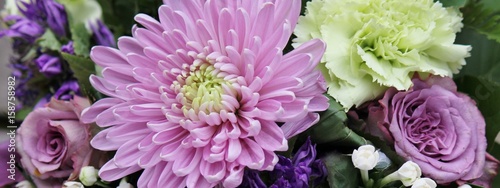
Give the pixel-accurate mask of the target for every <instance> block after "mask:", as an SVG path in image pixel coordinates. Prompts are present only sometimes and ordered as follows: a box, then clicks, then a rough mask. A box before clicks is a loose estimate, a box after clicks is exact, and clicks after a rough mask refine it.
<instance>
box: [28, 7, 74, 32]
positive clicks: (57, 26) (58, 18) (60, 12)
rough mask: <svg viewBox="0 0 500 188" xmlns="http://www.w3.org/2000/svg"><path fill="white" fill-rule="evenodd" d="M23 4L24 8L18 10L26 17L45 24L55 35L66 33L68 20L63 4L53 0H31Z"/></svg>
mask: <svg viewBox="0 0 500 188" xmlns="http://www.w3.org/2000/svg"><path fill="white" fill-rule="evenodd" d="M23 4H24V6H25V7H26V8H25V9H20V11H21V12H22V13H23V14H24V16H26V18H28V19H31V20H33V21H37V22H38V23H40V24H43V25H47V26H48V27H49V28H50V29H51V30H52V31H53V32H54V33H55V34H56V35H59V36H65V35H66V25H67V24H68V21H67V16H66V11H65V10H64V6H63V5H61V4H59V3H57V2H55V1H54V0H32V1H31V2H29V3H23Z"/></svg>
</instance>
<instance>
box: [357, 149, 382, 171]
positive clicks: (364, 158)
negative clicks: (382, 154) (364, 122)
mask: <svg viewBox="0 0 500 188" xmlns="http://www.w3.org/2000/svg"><path fill="white" fill-rule="evenodd" d="M378 160H379V153H378V152H377V151H375V147H373V146H372V145H363V146H360V147H359V148H358V149H357V150H354V151H353V152H352V163H353V164H354V166H355V167H356V168H359V169H360V170H371V169H373V167H375V166H376V165H377V163H378Z"/></svg>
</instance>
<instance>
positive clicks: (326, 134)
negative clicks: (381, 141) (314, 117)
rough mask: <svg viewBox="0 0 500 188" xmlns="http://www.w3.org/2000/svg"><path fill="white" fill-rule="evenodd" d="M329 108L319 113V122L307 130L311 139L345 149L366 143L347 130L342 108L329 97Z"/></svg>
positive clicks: (345, 117) (345, 116)
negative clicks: (344, 147) (345, 147)
mask: <svg viewBox="0 0 500 188" xmlns="http://www.w3.org/2000/svg"><path fill="white" fill-rule="evenodd" d="M328 98H329V99H330V100H329V103H330V107H329V108H328V109H327V110H326V111H324V112H322V113H320V120H319V122H318V123H317V124H316V125H314V126H313V127H311V128H309V129H308V132H307V133H308V134H307V135H310V136H311V139H312V140H313V141H314V142H315V143H318V144H325V143H328V144H335V145H340V146H347V147H359V146H361V145H364V144H367V143H368V141H367V140H366V139H364V138H363V137H361V136H359V135H358V134H356V133H355V132H353V131H352V130H351V129H349V128H348V127H347V126H346V125H345V122H346V120H347V115H346V113H345V111H344V108H342V106H341V105H340V104H339V103H337V102H336V101H335V100H334V99H333V98H331V97H329V96H328Z"/></svg>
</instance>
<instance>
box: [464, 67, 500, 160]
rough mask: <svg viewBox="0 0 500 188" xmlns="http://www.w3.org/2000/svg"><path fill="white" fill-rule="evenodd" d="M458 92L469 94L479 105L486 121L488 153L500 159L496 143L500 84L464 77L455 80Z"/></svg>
mask: <svg viewBox="0 0 500 188" xmlns="http://www.w3.org/2000/svg"><path fill="white" fill-rule="evenodd" d="M455 82H456V83H457V86H458V90H459V91H461V92H464V93H467V94H468V95H469V96H470V97H471V98H472V99H474V100H475V101H476V103H477V106H478V108H479V110H480V111H481V114H482V115H483V117H484V120H485V121H486V139H487V140H488V150H487V151H488V152H489V153H490V154H492V155H493V156H494V157H495V158H497V159H500V145H499V144H498V143H496V142H495V138H496V136H497V134H498V133H499V132H500V108H499V107H500V84H498V83H495V82H492V81H490V80H488V79H486V78H482V77H474V76H463V77H460V78H457V79H455Z"/></svg>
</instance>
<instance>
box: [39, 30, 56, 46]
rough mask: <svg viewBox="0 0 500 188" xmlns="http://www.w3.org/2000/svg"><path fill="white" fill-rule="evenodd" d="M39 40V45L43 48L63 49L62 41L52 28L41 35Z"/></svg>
mask: <svg viewBox="0 0 500 188" xmlns="http://www.w3.org/2000/svg"><path fill="white" fill-rule="evenodd" d="M38 40H39V43H38V44H39V45H40V46H41V47H42V48H47V49H50V50H53V51H60V50H61V43H60V42H59V40H57V37H56V35H54V33H53V32H52V30H50V29H47V30H46V31H45V33H44V34H43V35H42V36H41V37H40V39H38Z"/></svg>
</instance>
